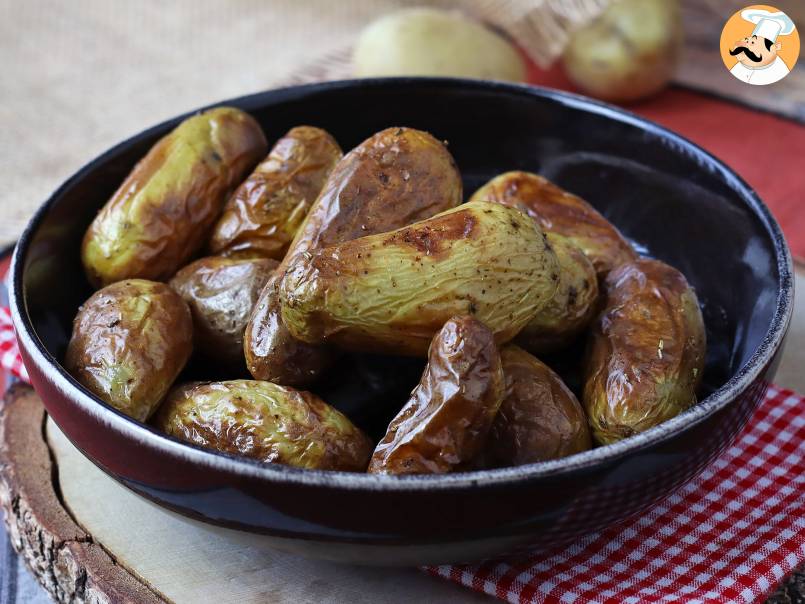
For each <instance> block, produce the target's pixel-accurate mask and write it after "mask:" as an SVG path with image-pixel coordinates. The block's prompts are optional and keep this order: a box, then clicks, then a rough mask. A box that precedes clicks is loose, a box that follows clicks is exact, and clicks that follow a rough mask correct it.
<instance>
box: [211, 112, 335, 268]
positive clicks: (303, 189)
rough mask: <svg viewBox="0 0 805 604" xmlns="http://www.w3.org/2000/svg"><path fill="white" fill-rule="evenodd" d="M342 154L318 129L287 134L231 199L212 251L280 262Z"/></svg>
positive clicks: (217, 227)
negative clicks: (245, 254) (248, 255)
mask: <svg viewBox="0 0 805 604" xmlns="http://www.w3.org/2000/svg"><path fill="white" fill-rule="evenodd" d="M342 155H343V154H342V152H341V148H340V147H339V146H338V143H336V142H335V139H333V137H332V136H330V134H329V133H327V132H325V131H324V130H322V129H320V128H314V127H313V126H297V127H296V128H292V129H291V130H289V131H288V133H287V134H286V135H285V136H283V137H282V138H281V139H279V140H278V141H277V143H276V144H275V145H274V147H273V148H272V149H271V152H270V153H269V154H268V157H266V158H265V159H264V160H263V161H262V162H260V164H258V166H257V168H255V170H254V172H252V174H251V176H249V177H248V178H247V179H246V180H245V181H244V182H243V183H242V184H241V185H240V186H239V187H238V189H237V190H236V191H235V193H234V194H233V195H232V197H230V199H229V201H228V202H227V204H226V207H225V208H224V213H223V214H222V215H221V218H220V219H219V220H218V223H217V224H216V225H215V228H214V229H213V234H212V238H211V239H210V250H211V251H212V253H213V254H225V255H227V256H229V255H243V254H244V253H248V254H252V255H256V256H263V257H265V258H274V259H275V260H282V258H283V257H284V256H285V253H286V252H287V251H288V246H289V245H290V244H291V241H292V240H293V238H294V236H295V235H296V232H297V230H299V227H300V225H301V224H302V222H303V221H304V219H305V216H307V213H308V211H309V210H310V206H311V205H313V202H314V201H316V197H318V195H319V193H320V192H321V189H322V187H323V186H324V183H325V181H326V179H327V176H328V175H329V174H330V172H331V171H332V169H333V168H334V167H335V165H336V163H338V161H339V160H340V159H341V156H342Z"/></svg>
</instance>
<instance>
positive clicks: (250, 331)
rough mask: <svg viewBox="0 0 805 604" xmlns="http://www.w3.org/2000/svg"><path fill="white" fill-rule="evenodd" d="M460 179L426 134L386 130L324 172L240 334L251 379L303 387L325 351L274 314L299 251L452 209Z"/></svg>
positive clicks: (440, 147) (441, 149)
mask: <svg viewBox="0 0 805 604" xmlns="http://www.w3.org/2000/svg"><path fill="white" fill-rule="evenodd" d="M461 199H462V188H461V176H460V175H459V173H458V169H457V168H456V164H455V162H454V161H453V158H452V156H451V155H450V153H449V152H448V151H447V148H446V147H445V146H444V145H443V144H442V143H440V142H439V141H438V140H436V139H435V138H433V137H432V136H431V135H430V134H428V133H427V132H422V131H421V130H414V129H412V128H388V129H386V130H383V131H381V132H378V133H377V134H375V135H373V136H371V137H369V138H368V139H367V140H365V141H364V142H362V143H361V144H360V145H358V146H357V147H355V149H353V150H352V151H350V152H349V153H347V155H345V156H344V159H342V160H341V161H340V162H339V163H338V164H337V165H336V167H335V169H334V170H333V171H332V172H331V173H330V176H329V178H328V179H327V182H326V183H325V185H324V188H323V189H322V192H321V194H320V195H319V198H318V199H317V200H316V202H315V203H314V204H313V207H312V208H311V210H310V212H309V213H308V215H307V218H306V219H305V222H304V223H303V224H302V226H301V227H300V229H299V231H298V232H297V235H296V238H295V239H294V241H293V243H292V244H291V247H290V250H289V252H288V254H287V256H286V258H285V260H284V261H283V263H282V264H281V265H280V267H279V268H278V269H277V272H276V274H277V277H275V278H273V279H271V280H270V281H269V283H268V285H267V286H266V288H265V290H264V291H263V293H262V294H261V296H260V300H259V302H258V304H257V306H256V307H255V310H254V313H253V315H252V317H251V319H250V320H249V324H248V326H247V328H246V332H245V334H244V351H245V354H246V361H247V366H248V368H249V371H250V372H251V374H252V375H253V376H254V377H255V378H257V379H264V380H268V381H271V382H275V383H279V384H285V385H290V386H300V385H303V384H307V383H310V382H311V381H312V380H314V379H315V378H316V377H317V376H318V375H319V374H320V373H321V371H322V369H324V368H325V367H326V366H327V364H328V361H329V359H330V358H331V353H330V352H329V351H328V350H327V349H326V348H323V347H321V346H319V345H312V344H309V343H306V342H300V341H299V340H297V339H296V338H294V337H293V336H292V335H291V334H290V333H289V332H288V330H287V328H286V327H285V325H284V323H283V320H282V317H281V315H280V302H279V289H278V285H279V276H280V275H282V274H283V273H284V272H285V269H286V268H287V266H288V264H289V263H290V261H291V260H292V259H293V258H296V257H298V256H300V255H302V254H304V253H305V252H311V251H313V250H316V249H318V248H322V247H326V246H329V245H334V244H336V243H341V242H344V241H349V240H350V239H355V238H356V237H362V236H364V235H372V234H375V233H383V232H387V231H391V230H393V229H397V228H400V227H402V226H405V225H407V224H410V223H412V222H415V221H417V220H421V219H423V218H428V217H430V216H433V215H434V214H437V213H439V212H442V211H444V210H447V209H449V208H452V207H454V206H456V205H458V204H459V203H461Z"/></svg>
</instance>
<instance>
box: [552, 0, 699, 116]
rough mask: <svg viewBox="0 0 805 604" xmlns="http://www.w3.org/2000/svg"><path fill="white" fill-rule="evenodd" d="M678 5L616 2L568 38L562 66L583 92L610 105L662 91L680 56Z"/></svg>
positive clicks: (662, 0)
mask: <svg viewBox="0 0 805 604" xmlns="http://www.w3.org/2000/svg"><path fill="white" fill-rule="evenodd" d="M682 33H683V30H682V21H681V17H680V11H679V4H678V2H677V0H619V1H618V2H613V3H612V4H611V5H610V6H609V7H608V8H607V9H606V10H605V11H604V13H603V14H602V15H601V16H600V17H599V18H598V19H596V20H595V21H593V22H592V23H590V24H589V25H587V26H585V27H582V28H580V29H578V30H576V31H575V32H573V34H572V35H571V37H570V41H569V43H568V45H567V47H566V48H565V52H564V57H563V63H564V67H565V72H566V73H567V75H568V77H569V78H570V80H571V81H572V82H573V83H574V84H575V85H576V86H578V87H579V88H580V89H581V90H582V91H584V92H585V93H587V94H590V95H592V96H595V97H598V98H600V99H604V100H608V101H614V102H628V101H636V100H638V99H641V98H644V97H647V96H650V95H652V94H654V93H656V92H658V91H659V90H661V89H662V88H664V87H665V86H666V85H667V84H668V82H669V81H670V79H671V78H672V77H673V75H674V71H675V70H676V67H677V64H678V63H679V58H680V55H681V50H682Z"/></svg>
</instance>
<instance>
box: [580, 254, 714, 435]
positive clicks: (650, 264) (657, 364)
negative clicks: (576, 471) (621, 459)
mask: <svg viewBox="0 0 805 604" xmlns="http://www.w3.org/2000/svg"><path fill="white" fill-rule="evenodd" d="M605 287H606V306H605V308H604V311H603V312H602V313H601V315H600V316H599V317H598V318H597V320H596V321H595V322H594V324H593V328H592V333H591V334H590V341H589V346H588V351H587V359H586V367H585V376H584V396H583V400H584V408H585V410H586V412H587V417H588V418H589V422H590V426H591V427H592V430H593V437H594V438H595V440H596V441H597V442H598V443H600V444H608V443H612V442H616V441H618V440H621V439H624V438H627V437H629V436H631V435H633V434H636V433H638V432H643V431H644V430H648V429H649V428H652V427H654V426H656V425H658V424H660V423H662V422H664V421H666V420H668V419H671V418H672V417H674V416H676V415H678V414H679V413H681V412H682V411H684V410H685V409H687V408H688V407H690V406H691V405H693V404H694V403H695V402H696V389H697V387H698V386H699V383H700V382H701V379H702V371H703V370H704V359H705V333H704V323H703V321H702V314H701V311H700V309H699V303H698V300H697V299H696V294H695V293H694V291H693V289H691V287H690V286H689V285H688V282H687V280H686V279H685V277H684V276H683V275H682V273H680V272H679V271H678V270H676V269H674V268H672V267H670V266H668V265H667V264H665V263H664V262H660V261H659V260H651V259H645V258H641V259H639V260H635V261H634V262H631V263H629V264H625V265H623V266H621V267H620V268H618V269H615V270H614V271H612V272H611V273H610V274H609V276H608V277H607V280H606V284H605Z"/></svg>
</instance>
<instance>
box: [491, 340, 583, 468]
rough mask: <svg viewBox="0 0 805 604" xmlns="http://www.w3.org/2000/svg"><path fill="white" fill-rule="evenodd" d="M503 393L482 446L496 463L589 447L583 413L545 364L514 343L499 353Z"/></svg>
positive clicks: (532, 459)
mask: <svg viewBox="0 0 805 604" xmlns="http://www.w3.org/2000/svg"><path fill="white" fill-rule="evenodd" d="M500 357H501V360H502V363H503V375H504V376H505V377H506V395H505V397H504V398H503V403H502V404H501V405H500V411H498V414H497V417H495V421H494V423H493V424H492V428H491V430H490V432H489V438H488V439H487V441H486V445H485V447H484V459H485V460H486V461H488V462H490V463H491V464H492V465H495V466H498V467H507V466H520V465H523V464H527V463H535V462H538V461H546V460H549V459H558V458H560V457H567V456H568V455H573V454H574V453H580V452H581V451H586V450H587V449H589V448H590V447H591V442H590V428H589V427H588V426H587V418H586V417H585V415H584V411H583V410H582V408H581V405H580V404H579V401H578V400H576V397H575V396H574V395H573V393H572V392H571V391H570V390H569V389H568V387H567V386H565V384H564V382H562V379H561V378H560V377H559V376H558V375H556V374H555V373H554V372H553V371H552V370H551V368H550V367H548V366H547V365H545V364H544V363H542V362H541V361H539V360H538V359H537V358H536V357H534V356H532V355H530V354H528V353H527V352H526V351H525V350H523V349H522V348H518V347H517V346H512V345H510V346H506V347H505V348H504V349H503V350H501V352H500Z"/></svg>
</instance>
